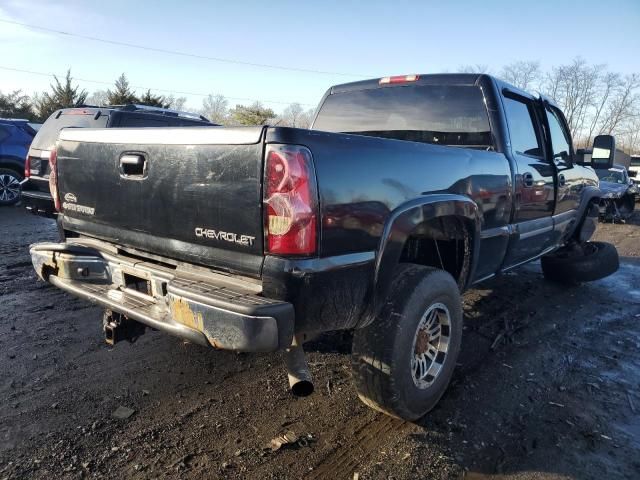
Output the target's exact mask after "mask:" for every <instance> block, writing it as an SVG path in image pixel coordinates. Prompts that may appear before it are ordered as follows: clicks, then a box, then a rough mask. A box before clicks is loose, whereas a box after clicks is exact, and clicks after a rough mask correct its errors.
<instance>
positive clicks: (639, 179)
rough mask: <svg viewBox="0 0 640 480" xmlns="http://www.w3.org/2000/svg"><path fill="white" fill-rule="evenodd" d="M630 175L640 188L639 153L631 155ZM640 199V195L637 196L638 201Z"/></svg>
mask: <svg viewBox="0 0 640 480" xmlns="http://www.w3.org/2000/svg"><path fill="white" fill-rule="evenodd" d="M628 173H629V177H630V178H631V180H632V181H633V183H635V185H636V186H637V187H639V188H640V157H639V156H637V155H631V160H630V166H629V172H628ZM637 200H640V195H638V196H636V201H637Z"/></svg>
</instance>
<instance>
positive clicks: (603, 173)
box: [596, 170, 627, 183]
mask: <svg viewBox="0 0 640 480" xmlns="http://www.w3.org/2000/svg"><path fill="white" fill-rule="evenodd" d="M596 173H597V174H598V178H599V179H600V181H602V182H611V183H627V180H626V178H625V174H624V172H623V171H622V170H596Z"/></svg>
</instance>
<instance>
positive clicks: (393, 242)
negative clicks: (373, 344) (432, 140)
mask: <svg viewBox="0 0 640 480" xmlns="http://www.w3.org/2000/svg"><path fill="white" fill-rule="evenodd" d="M445 216H456V217H461V218H464V219H466V220H467V221H468V222H470V223H472V225H473V231H472V232H471V233H472V238H471V266H470V271H469V274H468V276H467V279H466V283H468V281H469V279H470V278H473V272H474V271H475V266H476V264H477V260H478V256H477V252H478V249H479V245H480V226H481V218H480V212H479V209H478V205H476V203H475V202H474V201H473V200H471V199H470V198H468V197H465V196H462V195H455V194H448V193H443V194H433V195H423V196H420V197H418V198H415V199H413V200H410V201H408V202H406V203H404V204H402V205H400V206H399V207H397V208H396V209H395V210H393V211H392V212H391V214H390V215H389V218H388V219H387V221H386V222H385V226H384V230H383V233H382V237H381V239H380V244H379V247H378V250H377V252H376V258H375V270H374V279H373V293H374V298H373V306H374V311H375V312H377V311H378V308H379V306H380V305H382V304H383V302H384V301H385V299H386V297H387V294H388V292H389V289H390V287H391V282H392V281H393V272H394V270H395V267H396V265H398V263H399V261H400V256H401V254H402V249H403V248H404V244H405V242H406V240H407V238H408V237H409V236H410V235H411V233H412V232H413V231H414V230H415V228H416V227H417V226H418V225H420V224H421V223H424V222H425V221H428V220H431V219H434V218H438V217H445ZM465 286H466V284H465Z"/></svg>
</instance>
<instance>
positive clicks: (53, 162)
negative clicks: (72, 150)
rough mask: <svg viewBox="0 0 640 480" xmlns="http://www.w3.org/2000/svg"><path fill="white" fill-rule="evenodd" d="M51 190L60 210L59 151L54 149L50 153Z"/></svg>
mask: <svg viewBox="0 0 640 480" xmlns="http://www.w3.org/2000/svg"><path fill="white" fill-rule="evenodd" d="M49 170H50V172H49V191H50V192H51V197H52V198H53V204H54V206H55V207H56V210H57V211H58V212H59V211H60V197H59V196H58V152H57V151H56V149H55V148H54V149H52V150H51V153H50V154H49Z"/></svg>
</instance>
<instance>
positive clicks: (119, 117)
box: [22, 105, 215, 217]
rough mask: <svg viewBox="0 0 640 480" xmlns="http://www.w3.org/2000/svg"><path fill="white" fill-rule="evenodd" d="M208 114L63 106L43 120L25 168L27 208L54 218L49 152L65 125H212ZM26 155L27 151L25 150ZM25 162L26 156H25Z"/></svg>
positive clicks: (123, 126) (23, 194)
mask: <svg viewBox="0 0 640 480" xmlns="http://www.w3.org/2000/svg"><path fill="white" fill-rule="evenodd" d="M212 125H215V124H213V123H211V122H209V120H207V119H206V118H205V117H203V116H201V115H198V114H194V113H189V112H179V111H176V110H170V109H165V108H156V107H149V106H145V105H122V106H108V107H90V106H86V107H79V108H63V109H61V110H57V111H55V112H54V113H53V114H51V116H49V118H48V119H47V120H46V121H45V122H44V124H43V126H42V128H41V129H40V131H39V132H38V134H37V135H36V136H35V138H34V139H33V143H32V144H31V148H30V149H29V155H28V160H27V167H26V168H23V170H22V171H24V172H25V175H26V182H24V183H23V185H22V196H23V200H24V204H25V207H26V208H27V210H29V211H31V212H32V213H35V214H38V215H42V216H45V217H54V216H55V214H56V210H55V208H54V205H53V200H52V199H51V194H50V192H49V172H50V167H49V155H50V154H51V150H52V149H53V146H54V145H55V143H56V141H57V140H58V133H59V132H60V130H61V129H63V128H130V127H173V126H212ZM25 155H26V151H25ZM23 162H24V156H23Z"/></svg>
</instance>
